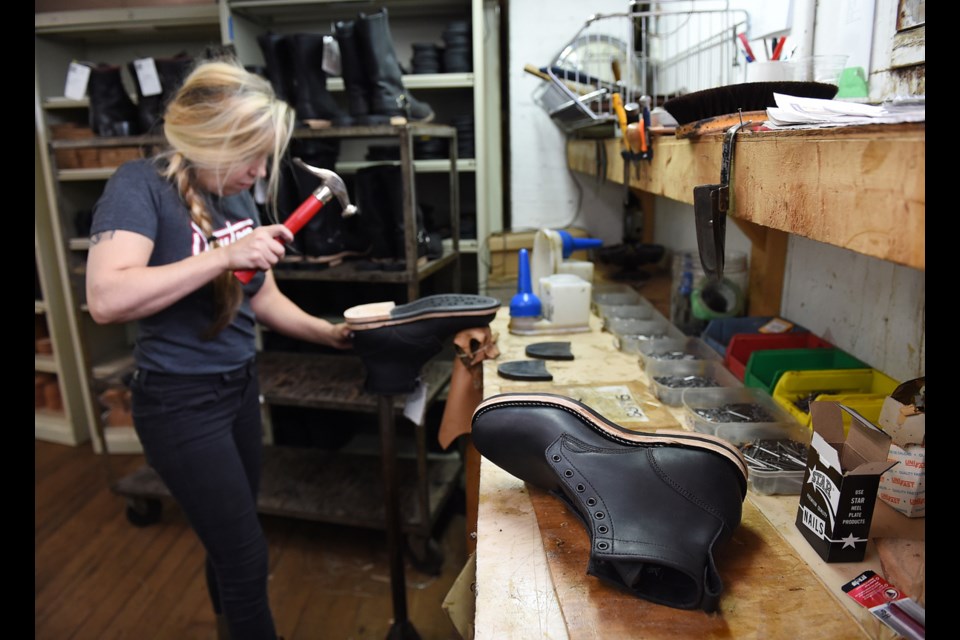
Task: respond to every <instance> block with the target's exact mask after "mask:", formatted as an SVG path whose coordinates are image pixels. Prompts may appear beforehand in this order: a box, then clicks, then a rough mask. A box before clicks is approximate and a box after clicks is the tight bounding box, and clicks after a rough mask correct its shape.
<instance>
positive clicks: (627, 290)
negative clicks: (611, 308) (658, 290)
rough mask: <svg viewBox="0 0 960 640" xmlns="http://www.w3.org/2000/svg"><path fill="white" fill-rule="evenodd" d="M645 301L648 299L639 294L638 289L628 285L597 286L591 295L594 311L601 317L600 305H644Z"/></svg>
mask: <svg viewBox="0 0 960 640" xmlns="http://www.w3.org/2000/svg"><path fill="white" fill-rule="evenodd" d="M645 301H646V299H645V298H644V297H643V296H641V295H640V294H639V293H637V290H636V289H634V288H633V287H631V286H629V285H626V284H615V285H596V286H594V287H593V293H592V294H591V302H592V303H593V310H594V311H596V312H597V315H600V313H599V311H598V306H599V305H604V304H606V305H624V304H642V303H643V302H645ZM648 304H649V303H648Z"/></svg>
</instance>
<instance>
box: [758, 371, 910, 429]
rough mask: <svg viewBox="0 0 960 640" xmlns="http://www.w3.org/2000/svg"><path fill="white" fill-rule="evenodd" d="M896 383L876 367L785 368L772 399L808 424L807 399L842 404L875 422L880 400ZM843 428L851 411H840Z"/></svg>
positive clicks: (878, 413) (846, 425) (877, 418)
mask: <svg viewBox="0 0 960 640" xmlns="http://www.w3.org/2000/svg"><path fill="white" fill-rule="evenodd" d="M898 385H899V383H898V382H897V381H896V380H894V379H893V378H891V377H890V376H888V375H887V374H885V373H882V372H880V371H877V370H876V369H872V368H869V367H868V368H866V369H825V370H808V371H785V372H784V373H783V375H782V376H780V380H779V381H778V382H777V386H776V387H775V388H774V390H773V399H774V400H775V401H776V402H777V403H778V404H779V405H780V406H782V407H783V408H784V409H786V410H787V411H788V412H790V414H791V415H792V416H793V417H794V418H796V420H797V421H798V422H799V423H800V424H802V425H806V426H807V427H810V426H811V420H810V410H809V406H810V402H811V401H813V400H830V401H832V402H839V403H840V404H844V405H846V406H848V407H850V408H851V409H853V410H854V411H856V412H857V413H859V414H860V415H862V416H863V417H864V418H866V419H867V420H869V421H870V422H873V423H874V424H876V423H877V422H878V421H879V420H880V410H881V409H882V408H883V401H884V400H885V399H886V398H887V396H889V395H890V394H891V393H893V391H894V390H895V389H896V388H897V386H898ZM841 415H842V417H843V428H844V431H846V430H847V429H849V428H850V415H849V414H848V413H847V412H846V411H842V412H841Z"/></svg>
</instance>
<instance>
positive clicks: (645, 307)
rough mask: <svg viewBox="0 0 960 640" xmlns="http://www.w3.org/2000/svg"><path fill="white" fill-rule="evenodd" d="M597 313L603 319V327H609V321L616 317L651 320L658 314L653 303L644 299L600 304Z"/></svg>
mask: <svg viewBox="0 0 960 640" xmlns="http://www.w3.org/2000/svg"><path fill="white" fill-rule="evenodd" d="M596 313H597V315H598V316H600V319H601V320H602V321H603V328H604V329H607V328H608V325H609V321H610V320H612V319H614V318H632V319H634V320H650V319H652V318H654V317H655V316H656V313H657V310H656V309H654V308H653V305H652V304H650V303H649V302H647V301H646V300H643V301H642V302H640V303H638V304H600V305H597V307H596Z"/></svg>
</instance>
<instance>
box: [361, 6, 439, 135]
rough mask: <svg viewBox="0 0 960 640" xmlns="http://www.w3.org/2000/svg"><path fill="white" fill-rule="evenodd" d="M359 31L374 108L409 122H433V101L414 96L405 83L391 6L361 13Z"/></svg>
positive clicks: (375, 112)
mask: <svg viewBox="0 0 960 640" xmlns="http://www.w3.org/2000/svg"><path fill="white" fill-rule="evenodd" d="M356 34H357V38H358V41H359V44H360V53H361V57H362V59H363V66H364V69H365V70H366V74H367V78H368V81H369V83H370V94H369V99H370V110H371V112H372V113H374V114H377V115H380V116H389V117H391V118H404V119H406V120H407V121H409V122H431V121H432V120H433V118H434V113H433V109H432V108H431V107H430V105H429V104H427V103H426V102H421V101H420V100H417V99H416V98H414V97H413V96H412V95H410V93H409V92H408V91H407V90H406V89H405V88H404V86H403V71H402V70H401V68H400V61H399V60H398V59H397V53H396V50H395V49H394V46H393V38H392V37H391V35H390V24H389V18H388V16H387V10H386V9H385V8H384V9H381V10H380V11H378V12H377V13H373V14H370V15H367V14H364V13H361V14H360V16H359V18H358V19H357V21H356Z"/></svg>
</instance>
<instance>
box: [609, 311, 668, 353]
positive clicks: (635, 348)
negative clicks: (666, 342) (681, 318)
mask: <svg viewBox="0 0 960 640" xmlns="http://www.w3.org/2000/svg"><path fill="white" fill-rule="evenodd" d="M607 330H608V331H609V332H610V333H612V334H613V344H614V346H615V347H616V348H617V349H619V350H620V351H623V352H624V353H638V352H639V350H640V345H642V344H643V343H645V342H647V341H649V340H655V339H657V338H674V339H680V338H684V337H686V336H685V335H684V333H683V332H682V331H680V329H678V328H677V327H676V326H674V324H673V323H672V322H670V321H669V320H667V319H666V318H665V317H663V315H662V314H659V313H657V314H655V315H654V317H653V318H651V319H649V320H639V319H637V318H611V319H610V321H609V322H608V326H607Z"/></svg>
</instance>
